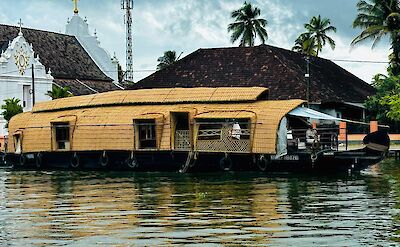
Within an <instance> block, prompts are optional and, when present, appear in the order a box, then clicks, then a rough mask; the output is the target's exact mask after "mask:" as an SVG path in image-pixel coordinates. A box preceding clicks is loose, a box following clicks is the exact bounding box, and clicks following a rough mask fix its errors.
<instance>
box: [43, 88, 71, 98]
mask: <svg viewBox="0 0 400 247" xmlns="http://www.w3.org/2000/svg"><path fill="white" fill-rule="evenodd" d="M46 95H47V96H50V98H52V99H60V98H66V97H71V96H73V94H72V93H70V92H69V87H58V86H55V85H53V87H52V90H51V91H47V93H46Z"/></svg>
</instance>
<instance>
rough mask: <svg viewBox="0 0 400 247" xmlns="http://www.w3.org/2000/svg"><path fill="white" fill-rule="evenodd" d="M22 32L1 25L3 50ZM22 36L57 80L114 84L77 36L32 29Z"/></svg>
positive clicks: (25, 31) (0, 42) (0, 32)
mask: <svg viewBox="0 0 400 247" xmlns="http://www.w3.org/2000/svg"><path fill="white" fill-rule="evenodd" d="M18 32H19V28H18V27H14V26H8V25H3V24H0V49H5V48H6V47H4V44H8V42H9V41H12V40H13V39H14V38H16V37H17V36H18ZM22 32H23V35H24V37H25V39H26V40H27V41H28V42H29V43H31V44H32V46H33V50H34V51H35V53H36V54H39V57H40V62H41V63H42V64H43V65H44V66H45V67H46V70H48V69H49V68H50V69H51V71H52V76H53V77H54V78H55V79H60V78H62V79H81V80H101V81H112V79H110V78H109V77H107V76H106V75H105V74H104V73H103V72H102V71H101V70H100V69H99V67H98V66H97V65H96V64H95V62H94V61H93V60H92V59H91V58H90V56H89V54H88V53H87V52H86V51H85V49H84V48H83V47H82V46H81V45H80V43H79V42H78V40H77V39H76V38H75V37H74V36H71V35H66V34H60V33H54V32H48V31H42V30H35V29H28V28H23V29H22ZM1 44H3V45H1ZM1 47H3V48H1Z"/></svg>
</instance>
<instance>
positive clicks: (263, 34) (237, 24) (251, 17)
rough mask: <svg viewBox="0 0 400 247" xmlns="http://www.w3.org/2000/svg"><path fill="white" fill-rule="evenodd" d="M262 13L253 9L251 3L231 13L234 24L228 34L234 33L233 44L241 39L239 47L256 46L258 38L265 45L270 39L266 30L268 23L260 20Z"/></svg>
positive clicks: (229, 28) (245, 3) (229, 27)
mask: <svg viewBox="0 0 400 247" xmlns="http://www.w3.org/2000/svg"><path fill="white" fill-rule="evenodd" d="M260 14H261V11H260V9H259V8H257V7H253V6H252V5H251V4H250V3H247V2H244V4H243V6H242V7H241V8H240V9H238V10H235V11H233V12H232V13H231V17H232V18H233V19H234V22H233V23H231V24H229V25H228V32H232V35H231V42H232V43H234V42H236V41H237V40H238V39H239V38H240V44H239V46H254V41H255V39H256V38H257V37H258V38H259V39H260V40H261V42H262V43H263V44H264V43H265V41H266V40H267V39H268V33H267V30H266V29H265V26H266V25H267V21H266V20H265V19H262V18H258V17H259V16H260Z"/></svg>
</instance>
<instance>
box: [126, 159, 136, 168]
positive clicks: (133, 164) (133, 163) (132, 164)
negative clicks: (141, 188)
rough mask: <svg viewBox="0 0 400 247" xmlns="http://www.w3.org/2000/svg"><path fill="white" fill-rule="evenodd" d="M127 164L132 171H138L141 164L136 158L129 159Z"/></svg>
mask: <svg viewBox="0 0 400 247" xmlns="http://www.w3.org/2000/svg"><path fill="white" fill-rule="evenodd" d="M125 164H126V165H127V166H128V167H129V168H130V169H136V168H138V167H139V162H138V161H137V159H135V158H128V159H127V160H126V161H125Z"/></svg>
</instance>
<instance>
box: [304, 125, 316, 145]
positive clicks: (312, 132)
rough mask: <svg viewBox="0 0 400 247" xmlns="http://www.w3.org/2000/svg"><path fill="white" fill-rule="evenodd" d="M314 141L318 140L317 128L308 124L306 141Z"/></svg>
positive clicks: (310, 142)
mask: <svg viewBox="0 0 400 247" xmlns="http://www.w3.org/2000/svg"><path fill="white" fill-rule="evenodd" d="M316 141H318V132H317V129H316V128H315V127H314V126H313V127H311V126H310V127H309V128H308V129H307V131H306V143H307V144H313V143H314V142H316Z"/></svg>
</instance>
